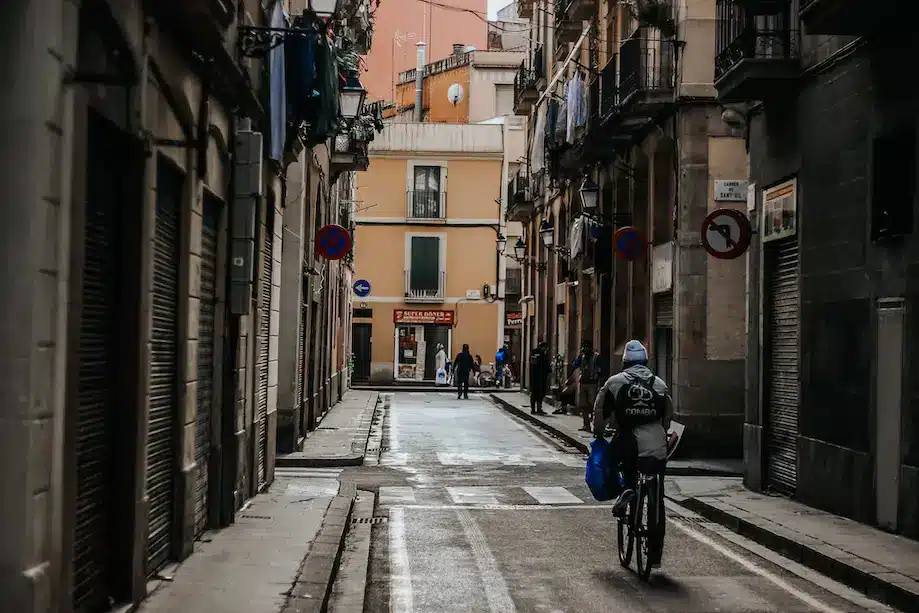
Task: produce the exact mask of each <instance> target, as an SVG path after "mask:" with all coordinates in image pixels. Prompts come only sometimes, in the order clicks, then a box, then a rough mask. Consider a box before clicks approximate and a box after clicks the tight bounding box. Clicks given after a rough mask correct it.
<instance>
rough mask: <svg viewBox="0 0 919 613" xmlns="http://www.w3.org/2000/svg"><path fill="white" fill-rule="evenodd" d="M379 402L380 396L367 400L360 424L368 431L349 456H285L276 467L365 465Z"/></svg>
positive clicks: (280, 458) (276, 461)
mask: <svg viewBox="0 0 919 613" xmlns="http://www.w3.org/2000/svg"><path fill="white" fill-rule="evenodd" d="M350 389H354V388H350ZM379 402H380V395H379V394H376V395H375V396H374V395H373V394H371V395H370V397H369V398H368V399H367V406H366V407H365V408H364V415H363V417H362V418H361V423H360V426H361V427H362V428H364V429H366V432H365V433H364V434H362V435H361V436H359V437H357V438H356V439H355V440H353V441H352V442H351V453H350V454H349V455H342V456H316V457H309V456H298V455H297V454H285V455H279V456H277V457H276V458H275V461H274V462H275V466H276V467H280V468H337V467H351V466H362V465H363V464H364V456H365V454H366V449H367V441H368V440H369V439H370V429H371V426H372V424H373V415H374V413H375V412H376V407H377V404H378V403H379ZM333 408H334V407H333ZM330 410H331V409H330ZM308 444H309V438H308V437H307V439H306V441H305V442H304V445H308Z"/></svg>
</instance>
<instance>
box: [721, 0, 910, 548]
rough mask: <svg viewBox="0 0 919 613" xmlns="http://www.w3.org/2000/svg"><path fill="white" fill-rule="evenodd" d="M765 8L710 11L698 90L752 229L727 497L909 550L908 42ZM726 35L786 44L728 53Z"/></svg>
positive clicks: (867, 23)
mask: <svg viewBox="0 0 919 613" xmlns="http://www.w3.org/2000/svg"><path fill="white" fill-rule="evenodd" d="M834 4H835V5H838V6H835V7H833V6H831V5H834ZM778 5H779V7H778V8H779V9H780V10H775V11H774V13H773V14H772V15H770V16H769V17H768V19H764V17H763V16H761V15H759V14H758V12H757V11H740V10H738V8H737V7H736V6H735V5H734V3H731V2H724V1H723V0H719V2H718V11H719V25H718V41H717V48H716V53H717V54H718V60H717V63H718V65H719V66H720V70H719V74H717V75H716V77H717V78H716V87H717V88H718V93H719V97H720V99H721V101H722V103H723V104H724V105H725V108H727V109H730V110H731V111H732V112H734V113H735V114H736V115H737V116H739V117H740V118H741V119H742V121H741V122H740V123H741V125H742V128H743V129H744V130H745V131H746V134H747V142H748V146H749V182H750V185H751V188H750V192H751V198H750V202H749V208H750V209H751V216H752V218H753V221H754V226H755V227H756V228H757V229H758V231H757V234H756V235H755V237H754V242H753V245H752V246H751V248H750V251H749V256H748V262H749V274H748V278H747V279H748V300H747V309H746V310H747V314H748V329H749V331H750V334H749V344H748V348H747V359H746V363H747V374H746V380H747V385H746V418H745V422H746V423H745V426H744V459H745V467H746V474H745V482H746V484H747V486H748V487H750V488H752V489H755V490H771V491H778V492H781V493H783V494H785V495H790V496H793V497H795V498H796V499H798V500H801V501H802V502H805V503H808V504H811V505H813V506H816V507H819V508H822V509H825V510H828V511H831V512H833V513H836V514H840V515H844V516H847V517H850V518H853V519H856V520H858V521H861V522H865V523H870V524H874V525H877V526H879V527H881V528H883V529H886V530H890V531H896V532H900V533H902V534H905V535H908V536H911V537H913V538H919V520H917V517H919V511H917V504H919V503H917V501H919V413H917V409H916V403H915V398H916V389H917V387H916V383H915V379H916V377H915V376H914V373H915V369H916V361H915V359H914V353H913V352H914V349H915V348H916V347H917V342H919V341H917V336H916V330H917V329H919V327H917V318H916V315H915V313H916V309H915V300H916V282H917V277H916V265H915V262H916V258H917V246H919V242H917V240H916V238H915V211H916V188H917V186H916V180H917V179H916V177H917V171H919V167H917V157H916V148H917V139H919V135H917V128H916V126H917V113H916V109H917V91H916V87H915V84H914V83H912V82H911V81H909V80H908V79H907V80H904V79H903V78H902V74H901V71H900V69H899V68H897V66H898V63H899V62H900V58H902V53H903V51H904V50H905V49H906V48H908V47H909V46H910V45H911V43H906V42H904V41H905V40H906V39H905V38H903V37H902V35H901V34H898V32H899V30H898V26H896V25H892V24H888V25H887V26H884V28H881V27H880V25H879V22H878V19H877V17H878V15H874V14H873V13H871V12H870V11H871V10H872V9H869V8H868V7H861V6H856V5H855V4H851V6H850V3H846V2H842V3H830V2H824V1H823V0H801V1H800V2H799V1H794V2H786V3H778ZM886 18H887V16H885V19H886ZM743 23H748V24H752V25H753V26H754V27H753V28H752V31H753V32H755V34H756V36H755V37H753V38H751V39H750V40H758V39H764V38H766V37H771V38H772V39H776V40H785V41H787V43H786V44H784V45H782V46H778V47H774V48H773V49H772V53H771V54H770V55H767V56H763V54H762V49H758V48H756V47H755V46H751V45H746V46H744V45H741V46H738V44H737V43H735V44H734V51H732V52H728V51H727V49H728V47H729V46H730V45H731V44H732V41H733V40H734V39H733V38H732V37H731V32H732V31H737V30H736V29H734V28H736V25H737V24H743ZM764 24H773V25H772V27H771V28H769V29H768V30H767V28H765V27H764ZM891 28H892V29H891ZM776 34H780V35H781V36H779V37H776V36H775V35H776ZM904 45H906V47H904ZM738 51H739V53H738ZM729 56H730V57H731V58H733V59H732V60H730V61H728V60H727V59H724V58H727V57H729Z"/></svg>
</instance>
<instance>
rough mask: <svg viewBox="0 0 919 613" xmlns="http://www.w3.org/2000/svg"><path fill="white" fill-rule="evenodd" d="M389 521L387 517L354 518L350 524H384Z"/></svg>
mask: <svg viewBox="0 0 919 613" xmlns="http://www.w3.org/2000/svg"><path fill="white" fill-rule="evenodd" d="M388 521H389V518H388V517H355V518H354V519H352V520H351V523H352V524H385V523H386V522H388Z"/></svg>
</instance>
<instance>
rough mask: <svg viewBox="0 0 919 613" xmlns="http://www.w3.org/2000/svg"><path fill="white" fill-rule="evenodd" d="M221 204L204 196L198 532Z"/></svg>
mask: <svg viewBox="0 0 919 613" xmlns="http://www.w3.org/2000/svg"><path fill="white" fill-rule="evenodd" d="M219 216H220V204H219V203H218V202H216V201H214V200H212V199H210V198H205V200H204V222H203V224H202V227H201V292H200V295H199V311H198V399H197V400H198V402H197V406H196V409H195V464H196V465H197V478H196V479H195V488H196V493H195V494H196V495H195V536H200V535H201V533H202V532H204V530H205V529H206V528H207V516H208V468H209V463H210V455H211V412H212V411H213V406H214V336H215V330H214V319H215V318H214V315H215V312H216V308H217V228H218V220H219Z"/></svg>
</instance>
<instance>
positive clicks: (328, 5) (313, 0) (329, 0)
mask: <svg viewBox="0 0 919 613" xmlns="http://www.w3.org/2000/svg"><path fill="white" fill-rule="evenodd" d="M307 3H308V5H309V11H310V12H311V13H313V14H314V15H316V17H319V18H320V19H326V18H328V17H331V16H332V15H334V14H335V13H336V12H337V11H338V0H307Z"/></svg>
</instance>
